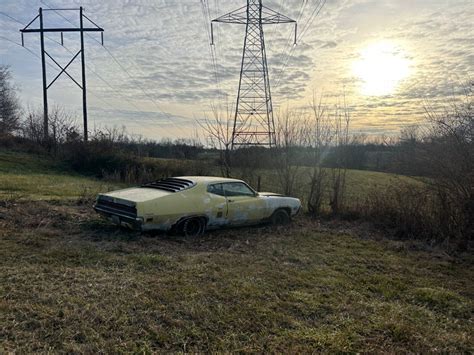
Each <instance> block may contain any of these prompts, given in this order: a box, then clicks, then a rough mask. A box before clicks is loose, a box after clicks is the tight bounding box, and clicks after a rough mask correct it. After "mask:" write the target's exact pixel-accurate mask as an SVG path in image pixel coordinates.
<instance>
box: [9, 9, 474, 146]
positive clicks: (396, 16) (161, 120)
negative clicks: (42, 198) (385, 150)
mask: <svg viewBox="0 0 474 355" xmlns="http://www.w3.org/2000/svg"><path fill="white" fill-rule="evenodd" d="M317 2H318V1H316V0H307V1H306V5H304V2H303V1H302V0H291V1H281V0H273V1H266V5H267V6H269V7H272V8H274V9H276V10H278V11H281V12H283V13H285V14H287V15H288V16H290V17H293V18H298V17H300V29H303V28H304V27H305V25H306V24H307V23H308V21H309V20H310V15H311V13H312V10H313V9H314V8H315V6H316V4H317ZM72 3H74V4H76V5H82V6H84V7H85V9H86V13H87V15H88V16H89V17H91V19H93V20H94V21H95V22H97V23H98V24H100V25H101V26H102V27H104V28H105V30H106V32H105V45H106V47H107V49H108V50H109V51H110V52H111V53H112V54H113V55H114V56H115V58H116V59H117V60H118V61H119V62H120V64H121V65H122V66H123V67H124V68H125V69H126V72H124V71H123V70H122V69H123V68H122V67H120V66H119V65H118V64H117V63H116V62H115V60H114V59H112V58H111V56H110V55H109V54H108V53H107V52H106V51H105V50H104V49H103V48H102V47H101V46H100V45H99V44H98V43H97V42H95V41H94V40H93V39H91V38H87V64H88V86H89V88H90V95H89V96H90V100H89V107H90V116H91V119H93V120H94V121H95V122H96V123H97V124H100V125H104V124H116V125H122V124H123V125H126V126H127V127H129V129H130V130H133V132H134V133H140V134H143V135H145V136H148V137H150V138H157V137H163V136H170V135H176V136H183V135H185V134H187V133H189V135H191V134H192V133H191V132H192V129H191V128H192V126H193V124H194V117H200V116H202V115H203V112H204V111H205V110H206V109H207V108H208V107H209V105H210V103H211V102H213V103H217V104H218V103H222V97H223V96H225V95H227V97H228V100H229V101H230V102H233V100H234V97H235V94H236V90H237V85H238V74H239V69H240V68H239V66H240V60H241V51H242V43H243V38H244V31H245V28H244V26H239V25H227V24H219V25H218V26H216V28H215V40H216V46H215V50H216V52H217V63H216V66H217V68H218V79H219V80H218V84H219V87H218V85H217V83H216V77H215V74H216V73H215V71H214V67H213V64H212V61H211V57H210V47H209V38H208V32H207V29H206V26H208V19H207V17H205V16H204V15H203V12H202V7H201V1H199V0H183V1H171V0H160V1H156V0H140V1H129V0H104V1H100V2H98V1H92V0H87V1H72ZM208 3H209V8H210V15H211V16H212V17H217V16H218V15H219V14H223V13H225V12H228V11H230V10H233V9H235V8H237V7H239V6H241V5H243V1H240V0H229V1H221V0H215V1H209V0H208ZM45 4H48V5H50V6H58V7H62V6H71V1H63V0H45V3H43V4H42V3H41V2H40V1H37V0H3V1H2V6H1V11H2V12H5V13H7V14H10V15H11V16H13V17H15V18H17V19H19V20H20V21H21V22H23V23H27V22H28V21H29V20H30V19H32V18H33V17H34V16H35V15H36V11H37V8H38V7H39V6H46V5H45ZM302 5H304V9H305V11H304V12H303V13H302V14H301V16H300V9H301V8H302ZM68 18H69V19H70V20H71V21H72V22H74V21H76V22H77V19H76V18H73V17H71V15H68ZM473 18H474V3H473V2H472V0H467V1H464V0H456V1H449V2H448V1H442V0H434V1H424V0H410V1H409V0H401V1H396V2H394V1H388V0H382V1H380V0H377V1H375V0H355V1H354V0H351V1H349V0H335V1H327V4H326V6H325V7H324V8H323V10H322V11H321V13H320V14H319V16H318V17H316V18H315V19H314V21H313V22H312V23H311V26H308V30H307V31H306V32H305V35H304V37H303V38H302V39H301V41H300V42H299V43H298V45H297V46H296V47H295V48H293V50H292V51H291V53H292V56H291V58H288V56H287V54H288V53H289V51H290V50H291V48H292V42H291V35H292V31H293V28H292V26H291V25H279V26H273V28H272V27H271V26H268V27H267V28H266V44H267V52H268V61H269V66H270V78H271V80H272V84H273V94H274V97H273V99H274V105H275V107H278V106H279V105H281V104H285V105H287V104H288V105H290V106H294V107H300V106H304V105H306V104H307V102H308V101H309V97H310V96H311V95H312V92H313V90H315V91H317V92H324V93H325V94H326V95H327V97H329V98H330V99H329V100H334V101H335V102H336V101H337V99H338V97H340V96H341V95H342V93H343V92H344V93H345V94H346V96H347V101H348V102H349V104H350V106H351V112H352V113H353V117H354V127H355V128H356V129H357V130H361V131H366V132H371V133H373V132H385V133H393V132H396V131H397V130H398V129H399V127H400V126H401V125H403V124H408V123H413V122H416V121H419V120H420V119H422V116H423V112H422V110H420V107H421V106H422V105H423V102H425V101H426V100H427V99H431V100H433V102H439V103H441V102H443V101H444V100H446V99H447V98H449V97H450V96H452V95H453V94H454V95H456V94H457V93H458V86H459V84H460V83H461V82H462V81H464V80H466V79H467V78H468V77H471V78H472V75H473V67H474V54H473V53H474V42H473V41H472V38H474V26H473V25H472V19H473ZM47 21H49V23H51V24H57V23H60V22H61V21H63V22H64V20H63V19H61V18H59V17H58V16H57V15H55V14H54V13H48V20H47ZM66 24H67V22H66ZM20 27H21V26H20V25H19V24H18V23H15V22H14V21H12V20H11V19H9V18H7V17H5V16H2V15H0V63H2V64H8V65H11V67H12V70H13V72H14V75H15V79H16V80H17V82H18V85H19V86H20V88H21V91H22V96H23V97H24V98H25V101H26V102H27V103H29V104H32V105H39V104H40V103H41V76H40V66H39V61H38V59H37V58H35V57H34V56H32V55H30V53H28V52H26V51H25V50H23V49H22V48H21V47H19V46H18V45H15V44H13V43H11V42H9V41H7V40H5V38H8V39H10V40H13V41H16V42H17V43H19V42H20V39H19V38H20V37H19V33H18V29H19V28H20ZM50 37H51V38H52V39H55V40H58V39H59V38H58V36H55V35H51V36H50ZM380 40H392V41H396V42H398V43H401V45H402V46H404V49H405V52H406V54H407V56H409V58H410V60H411V62H412V63H413V64H412V65H413V74H412V75H411V76H410V77H409V78H408V79H406V80H405V81H403V82H402V83H401V84H400V85H399V87H398V89H397V91H396V93H394V94H393V95H389V96H382V97H365V96H362V95H361V94H360V92H359V89H358V85H359V83H358V81H357V78H355V77H354V75H353V73H352V72H351V69H350V68H351V64H352V63H353V61H354V60H356V59H357V58H358V55H359V53H360V50H361V49H362V48H363V47H364V46H366V45H367V44H368V43H371V42H375V41H380ZM38 43H39V41H38V39H37V38H36V36H35V35H30V36H27V38H26V44H27V46H28V47H29V48H31V49H32V50H33V51H36V52H37V53H39V47H38ZM47 45H48V48H49V51H50V52H51V53H52V54H54V55H55V56H57V57H58V58H59V60H60V61H61V62H62V63H65V62H67V61H68V59H69V57H70V56H71V54H70V53H69V52H68V50H67V49H69V50H71V51H73V52H74V51H75V50H77V49H78V48H77V47H78V40H77V38H75V37H74V36H73V35H67V36H66V39H65V45H66V48H67V49H65V48H62V47H61V46H59V45H57V44H56V43H54V42H53V41H51V40H48V41H47ZM79 69H80V68H79V66H78V65H77V64H76V65H73V66H72V67H71V72H72V73H74V74H76V75H79ZM49 70H51V71H52V69H51V68H49ZM387 70H390V68H387ZM99 76H100V78H99ZM101 78H102V79H103V80H102V79H101ZM277 83H278V86H276V84H277ZM331 98H332V99H331ZM51 100H52V101H53V102H56V103H58V104H63V105H65V106H67V107H68V108H70V109H72V110H76V111H77V112H78V114H80V93H79V92H78V90H77V89H76V88H74V86H73V85H71V83H69V82H68V81H67V80H61V81H59V82H58V85H57V86H56V87H55V89H54V90H52V91H51ZM163 112H165V113H163ZM170 120H172V123H171V122H170Z"/></svg>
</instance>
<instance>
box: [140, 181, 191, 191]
mask: <svg viewBox="0 0 474 355" xmlns="http://www.w3.org/2000/svg"><path fill="white" fill-rule="evenodd" d="M194 185H196V183H194V182H193V181H191V180H186V179H177V178H167V179H162V180H158V181H153V182H150V183H147V184H144V185H142V187H148V188H152V189H159V190H165V191H169V192H180V191H183V190H186V189H189V188H191V187H193V186H194Z"/></svg>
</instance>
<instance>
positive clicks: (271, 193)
mask: <svg viewBox="0 0 474 355" xmlns="http://www.w3.org/2000/svg"><path fill="white" fill-rule="evenodd" d="M258 195H259V196H280V197H282V196H283V195H282V194H277V193H275V192H259V193H258Z"/></svg>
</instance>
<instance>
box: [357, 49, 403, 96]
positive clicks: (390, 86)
mask: <svg viewBox="0 0 474 355" xmlns="http://www.w3.org/2000/svg"><path fill="white" fill-rule="evenodd" d="M352 71H353V73H354V75H356V76H357V77H358V78H359V79H360V81H361V87H360V92H361V94H363V95H366V96H386V95H391V94H393V93H394V92H395V91H396V89H397V87H398V85H399V83H400V82H401V81H402V80H404V79H406V78H407V77H408V76H409V75H410V73H411V65H410V60H409V59H408V57H407V53H406V52H405V51H404V49H403V48H402V47H401V46H400V45H397V44H396V43H394V42H390V41H381V42H376V43H373V44H370V45H369V46H367V47H366V48H364V49H363V50H362V51H361V52H360V56H359V58H358V59H357V60H356V61H355V62H354V63H353V65H352Z"/></svg>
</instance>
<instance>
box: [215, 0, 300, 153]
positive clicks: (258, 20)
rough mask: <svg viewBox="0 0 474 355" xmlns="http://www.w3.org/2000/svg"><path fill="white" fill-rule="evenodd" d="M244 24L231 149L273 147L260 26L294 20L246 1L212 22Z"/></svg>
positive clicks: (252, 0)
mask: <svg viewBox="0 0 474 355" xmlns="http://www.w3.org/2000/svg"><path fill="white" fill-rule="evenodd" d="M214 22H223V23H235V24H242V25H246V31H245V41H244V49H243V54H242V65H241V69H240V81H239V90H238V94H237V103H236V109H235V117H234V125H233V131H232V148H234V147H236V146H243V145H247V146H248V145H260V146H268V147H272V146H274V145H275V143H276V141H275V123H274V120H273V106H272V95H271V90H270V78H269V76H268V65H267V54H266V51H265V37H264V32H263V25H271V24H280V23H294V24H295V43H296V30H297V27H296V26H297V24H296V21H295V20H292V19H291V18H289V17H287V16H284V15H282V14H280V13H278V12H276V11H273V10H271V9H269V8H267V7H265V6H263V5H262V0H247V5H246V6H243V7H241V8H239V9H237V10H235V11H232V12H230V13H228V14H226V15H223V16H221V17H218V18H216V19H214V20H212V22H211V36H212V40H211V45H214V30H213V23H214Z"/></svg>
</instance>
